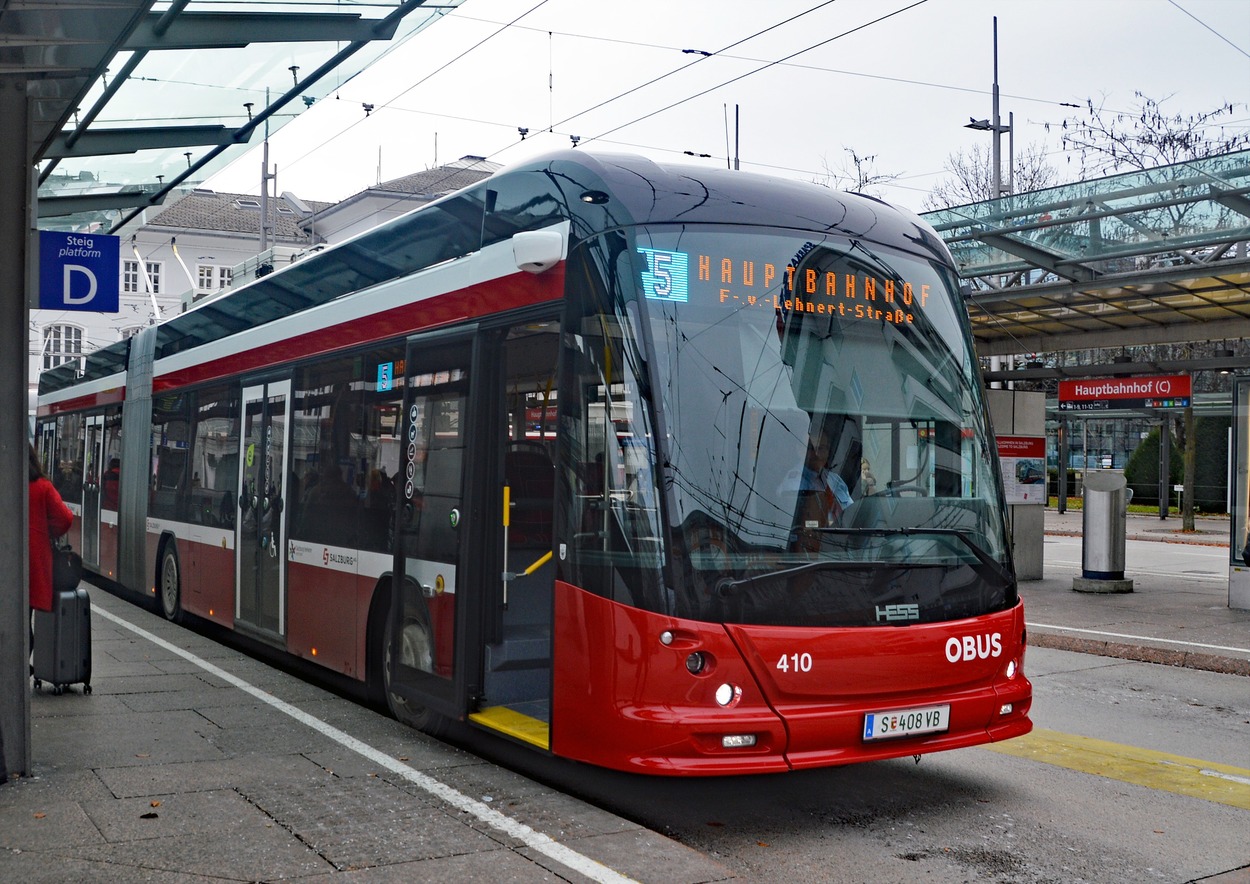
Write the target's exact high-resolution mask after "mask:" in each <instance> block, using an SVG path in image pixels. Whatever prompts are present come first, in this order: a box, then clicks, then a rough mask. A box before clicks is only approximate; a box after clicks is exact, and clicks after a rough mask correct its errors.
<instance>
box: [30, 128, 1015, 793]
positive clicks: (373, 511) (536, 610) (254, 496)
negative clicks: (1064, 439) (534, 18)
mask: <svg viewBox="0 0 1250 884" xmlns="http://www.w3.org/2000/svg"><path fill="white" fill-rule="evenodd" d="M76 368H77V370H74V369H73V368H69V367H60V368H57V369H53V370H51V371H48V372H46V373H44V375H43V377H42V379H41V382H40V400H39V410H38V423H37V430H36V432H37V444H38V446H39V447H40V450H41V453H42V454H43V456H44V458H45V462H46V463H47V464H48V468H49V472H50V473H51V474H52V475H53V478H54V481H55V482H56V484H57V485H58V487H59V488H60V490H61V493H62V495H63V496H64V497H65V499H66V500H67V501H68V502H69V503H70V504H71V505H72V507H73V508H74V510H75V511H76V513H77V514H78V519H77V521H76V523H75V525H76V528H75V532H76V533H75V535H74V537H73V538H72V540H73V542H74V544H75V546H76V547H77V548H78V549H80V550H81V552H82V554H83V558H84V560H85V562H86V565H87V567H88V569H89V570H90V571H92V572H94V575H96V577H97V578H98V579H103V580H107V581H111V582H112V583H114V584H119V585H120V586H121V587H124V588H126V589H128V590H131V591H132V592H138V593H142V594H144V596H145V597H146V598H147V599H148V600H149V601H150V602H151V603H152V604H154V605H155V606H156V607H158V608H159V610H160V611H162V612H163V613H164V615H165V616H166V617H169V618H170V619H178V618H181V617H183V616H187V615H190V616H193V617H195V618H200V619H201V620H204V621H210V622H212V623H215V624H219V625H220V626H222V627H226V628H228V629H232V630H235V631H236V632H237V633H239V634H241V635H244V636H246V637H248V638H249V639H251V640H253V641H257V642H261V643H264V644H265V645H268V646H271V647H272V648H273V649H275V650H276V651H277V652H279V653H282V654H289V655H293V656H294V657H298V658H302V659H304V660H307V661H312V662H313V663H315V664H317V665H319V666H322V667H325V668H326V669H327V670H332V671H333V672H335V673H340V674H342V675H345V676H348V677H350V678H352V679H357V680H359V681H361V682H363V683H364V684H365V685H367V687H368V689H369V691H370V692H372V695H373V696H374V697H375V698H377V699H378V701H379V702H383V701H384V702H386V703H387V704H388V705H389V708H390V710H391V711H392V712H393V714H394V715H395V716H396V717H397V718H399V719H400V720H402V721H404V722H406V723H409V724H411V725H413V726H415V727H417V728H420V729H423V730H425V731H428V732H431V733H439V732H442V731H445V730H446V728H448V727H449V726H451V725H452V724H453V723H454V724H455V725H456V727H458V728H462V729H463V728H468V729H470V730H473V729H477V730H480V731H485V732H491V733H493V734H495V735H497V736H500V737H501V738H504V739H508V740H512V741H516V742H518V743H520V744H525V745H528V746H532V747H534V748H535V750H537V751H541V752H545V753H549V754H551V755H554V756H560V757H563V758H568V759H574V760H577V761H580V762H586V763H591V764H595V765H600V766H605V767H609V768H616V769H621V770H627V771H636V772H644V773H653V774H667V775H720V774H739V773H763V772H772V771H786V770H795V769H803V768H812V767H819V766H826V765H836V764H845V763H850V762H859V761H865V760H873V759H883V758H890V757H898V756H910V755H920V754H923V753H928V752H933V751H938V750H943V749H953V748H957V747H964V746H972V745H976V744H980V743H985V742H989V741H995V740H1002V739H1006V738H1009V737H1014V736H1017V735H1021V734H1024V733H1027V732H1028V731H1029V729H1030V728H1031V723H1030V721H1029V717H1028V713H1029V707H1030V704H1031V700H1032V686H1031V685H1030V683H1029V681H1028V679H1027V678H1026V676H1025V675H1024V673H1023V671H1022V665H1023V659H1024V651H1025V625H1024V613H1023V609H1022V605H1021V602H1020V598H1019V595H1018V592H1017V584H1016V579H1015V576H1014V571H1013V566H1012V561H1011V550H1010V546H1009V542H1008V532H1007V526H1006V515H1005V513H1006V509H1005V506H1004V502H1003V492H1002V482H1001V477H1000V475H999V471H998V470H999V465H998V461H997V455H996V452H995V446H994V445H993V439H992V434H991V430H990V427H989V423H988V418H987V413H986V409H985V405H984V400H983V393H982V382H981V379H980V375H979V369H978V365H977V361H976V357H975V354H974V351H973V347H972V339H971V334H970V330H969V326H968V322H967V317H966V313H965V310H964V306H963V304H962V301H961V297H960V294H959V289H958V282H957V277H956V274H955V272H954V270H953V268H952V264H951V259H950V255H949V253H948V252H947V250H946V248H945V247H944V245H943V244H942V242H941V241H940V240H939V239H938V238H937V236H936V235H935V234H934V233H933V231H932V230H931V229H930V228H928V227H926V226H925V225H924V224H923V223H922V222H921V221H920V220H919V219H918V218H916V217H915V216H914V215H911V214H908V213H905V212H902V211H899V210H897V209H894V208H892V207H890V206H888V205H886V204H884V203H882V202H880V201H878V200H875V199H871V198H868V197H865V196H860V195H855V194H841V193H836V192H833V191H831V190H828V189H826V188H823V187H819V186H815V185H807V184H803V183H799V182H795V181H786V180H778V179H772V178H766V177H758V176H753V175H750V174H746V173H741V172H732V171H728V170H718V169H704V168H684V167H676V166H674V167H670V166H665V165H659V164H656V163H653V162H651V161H648V160H643V159H639V158H633V157H621V156H593V155H590V154H587V153H586V152H584V151H580V150H574V151H564V152H561V153H557V154H552V155H550V156H546V157H543V158H541V159H538V160H534V161H531V162H528V163H524V164H520V165H518V166H516V167H514V168H511V169H507V170H503V171H500V172H498V173H496V174H495V175H494V176H492V177H490V178H488V179H486V180H484V181H482V182H480V183H478V184H476V185H474V186H472V187H470V188H467V189H465V190H462V191H459V192H457V193H454V194H452V195H449V196H447V197H445V198H442V199H440V200H438V201H435V202H432V203H430V204H428V205H425V206H422V207H421V208H419V209H416V210H414V211H413V212H411V213H409V214H407V215H405V216H403V217H400V218H398V219H395V220H394V221H391V222H388V223H386V224H384V225H381V226H379V227H377V228H375V229H373V230H372V231H369V232H367V233H364V234H361V235H359V236H357V237H356V238H354V239H352V240H350V241H347V242H345V243H342V244H339V245H336V246H334V247H332V248H327V249H326V250H324V251H322V252H319V253H317V254H315V255H312V256H309V257H307V258H305V259H304V260H301V261H299V262H297V263H294V264H292V265H290V266H289V267H286V268H283V269H281V270H279V271H278V272H275V273H272V274H270V275H268V276H264V277H261V278H259V279H256V280H254V281H251V282H250V283H248V284H247V285H244V286H241V287H238V288H236V289H233V290H231V291H229V292H228V293H227V294H225V295H223V296H221V297H218V298H215V299H212V300H207V301H205V302H203V303H202V304H199V305H195V306H194V307H193V308H192V309H190V310H188V311H187V312H185V313H183V314H181V315H179V316H176V317H174V318H172V319H169V320H168V321H165V322H162V323H160V324H159V325H154V326H151V327H149V328H145V329H144V330H143V331H142V332H140V333H139V334H138V335H136V336H135V337H133V338H130V339H129V340H127V341H123V342H120V343H118V344H114V345H111V346H109V347H107V348H104V349H102V350H99V351H97V352H95V353H92V354H91V355H89V356H88V357H87V358H86V360H85V364H84V365H83V366H81V367H76Z"/></svg>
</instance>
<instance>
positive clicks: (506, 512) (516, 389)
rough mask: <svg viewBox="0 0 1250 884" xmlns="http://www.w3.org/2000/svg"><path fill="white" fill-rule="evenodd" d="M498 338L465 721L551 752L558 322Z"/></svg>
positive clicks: (516, 330) (531, 323)
mask: <svg viewBox="0 0 1250 884" xmlns="http://www.w3.org/2000/svg"><path fill="white" fill-rule="evenodd" d="M497 334H498V335H499V340H498V341H492V342H491V344H490V346H489V351H490V352H492V353H500V354H502V356H503V358H502V359H500V360H495V361H494V362H493V363H492V368H495V366H496V365H497V366H498V370H497V371H492V378H491V380H492V381H493V383H494V387H493V389H492V391H491V393H490V394H489V395H491V397H492V401H493V402H494V403H496V404H495V406H494V407H493V408H490V409H483V412H485V413H488V414H491V415H493V416H494V417H495V421H494V422H493V423H492V424H491V425H490V426H489V427H487V428H484V432H483V436H485V437H486V438H490V439H499V440H500V441H501V443H502V449H503V450H502V453H501V454H502V456H500V455H499V454H496V455H494V456H492V457H491V458H490V460H489V462H490V463H492V464H495V465H496V469H497V470H501V473H499V474H496V475H492V476H489V477H486V481H485V483H484V484H485V486H486V487H487V488H488V489H490V490H489V491H488V494H489V493H493V494H494V495H495V501H496V503H497V506H498V508H494V507H491V508H489V511H490V512H491V514H492V518H491V529H492V530H491V533H490V539H489V540H488V542H487V544H486V546H485V549H486V551H487V555H486V556H485V558H486V560H487V561H489V562H490V563H491V570H490V573H489V574H488V575H487V577H486V579H485V583H484V589H483V593H482V594H483V598H484V602H483V603H484V605H485V611H484V612H483V613H484V630H485V631H484V636H483V642H482V645H483V660H482V670H483V671H482V691H481V698H480V703H479V704H478V708H477V709H476V710H475V711H474V712H473V714H472V715H470V720H472V721H473V722H474V723H476V724H480V725H483V726H485V727H488V728H491V729H493V730H497V731H500V732H502V733H505V734H507V735H508V736H510V737H513V738H514V739H517V740H520V741H522V742H525V743H529V744H531V745H534V746H538V747H539V748H542V749H549V748H550V734H551V691H552V668H551V661H552V616H553V609H554V600H553V592H554V587H555V572H556V565H555V561H554V554H553V553H554V550H553V539H552V519H553V514H554V511H555V450H556V425H557V411H558V409H557V407H556V365H557V361H558V359H559V352H560V347H559V343H560V336H559V322H558V321H557V319H556V318H555V317H552V318H550V319H549V320H547V321H541V320H533V321H528V322H525V323H524V324H522V325H518V326H515V327H513V328H511V329H508V330H506V331H504V330H501V331H500V332H498V333H497ZM485 386H486V385H485V384H483V387H485Z"/></svg>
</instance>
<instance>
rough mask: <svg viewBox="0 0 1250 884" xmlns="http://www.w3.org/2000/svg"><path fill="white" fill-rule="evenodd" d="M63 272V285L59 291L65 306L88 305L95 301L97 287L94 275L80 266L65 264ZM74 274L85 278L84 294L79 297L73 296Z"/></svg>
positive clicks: (80, 287)
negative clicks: (79, 274)
mask: <svg viewBox="0 0 1250 884" xmlns="http://www.w3.org/2000/svg"><path fill="white" fill-rule="evenodd" d="M64 270H65V275H64V276H63V277H62V281H63V283H64V285H63V287H62V289H61V301H62V302H63V303H65V304H72V305H79V304H83V305H86V304H90V303H91V302H92V301H93V300H94V299H95V293H96V289H98V288H99V286H97V285H96V281H95V274H94V273H92V272H91V270H90V269H89V268H87V267H83V266H82V265H81V264H66V265H65V268H64ZM75 273H81V274H82V275H84V276H86V277H87V280H86V283H87V284H86V294H84V295H81V296H79V297H75V296H74V274H75ZM78 288H79V289H80V290H81V289H82V288H83V287H82V286H81V285H79V287H78Z"/></svg>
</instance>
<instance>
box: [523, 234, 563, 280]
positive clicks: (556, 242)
mask: <svg viewBox="0 0 1250 884" xmlns="http://www.w3.org/2000/svg"><path fill="white" fill-rule="evenodd" d="M512 257H513V259H514V260H515V261H516V266H517V269H518V270H524V271H525V272H526V273H542V272H543V271H544V270H549V269H551V268H552V267H554V266H555V265H556V264H558V263H559V262H560V261H561V260H563V258H564V257H565V241H564V234H563V233H561V232H560V231H558V230H523V231H521V232H520V233H515V234H513V235H512Z"/></svg>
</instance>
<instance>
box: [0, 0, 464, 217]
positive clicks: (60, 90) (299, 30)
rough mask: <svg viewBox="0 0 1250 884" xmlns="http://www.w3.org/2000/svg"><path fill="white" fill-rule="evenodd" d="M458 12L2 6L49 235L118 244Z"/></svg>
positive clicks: (204, 4)
mask: <svg viewBox="0 0 1250 884" xmlns="http://www.w3.org/2000/svg"><path fill="white" fill-rule="evenodd" d="M461 2H462V0H438V2H437V3H434V2H426V0H373V2H365V3H339V4H334V5H329V4H323V3H317V2H298V0H272V2H271V0H159V2H154V0H3V2H2V3H0V77H4V76H6V75H14V76H15V78H16V77H20V78H22V79H24V80H25V81H26V90H27V96H28V98H29V99H30V112H29V117H30V138H29V141H28V143H27V144H26V145H24V148H25V150H26V155H27V157H28V158H29V160H30V161H31V162H32V163H35V164H37V165H38V175H37V177H38V184H39V217H40V226H41V227H45V228H50V227H59V228H63V229H74V230H99V231H102V232H116V230H117V228H119V227H120V226H121V225H122V224H124V223H125V222H126V221H128V220H129V219H130V218H133V217H134V216H135V215H137V214H138V213H139V212H140V211H142V209H144V208H146V207H149V206H155V205H158V204H160V203H161V202H162V201H163V200H164V199H165V197H166V195H167V194H169V193H170V192H171V191H173V190H174V189H175V188H177V187H179V186H180V185H182V184H183V183H184V182H186V181H188V180H191V179H195V180H201V179H203V178H205V177H207V176H209V175H210V174H212V173H213V172H214V171H217V170H219V169H220V168H222V167H223V166H225V165H226V164H227V163H229V162H230V161H232V160H234V159H236V158H237V157H238V155H239V153H240V152H241V151H242V150H245V149H246V146H247V145H248V144H249V143H250V142H252V141H253V140H256V141H259V138H256V137H255V136H256V135H257V133H258V132H259V133H260V135H261V137H263V136H264V134H265V133H266V132H267V131H268V132H272V131H274V130H276V129H277V128H279V127H281V126H282V125H284V124H285V123H287V122H289V121H290V120H292V119H294V118H295V117H296V116H297V115H298V114H300V113H302V112H303V111H305V110H306V109H308V108H310V107H312V106H313V105H315V104H316V102H318V101H320V100H322V99H324V98H325V97H326V96H328V95H330V94H332V93H333V91H334V90H335V89H337V88H339V87H340V86H341V85H342V84H343V83H345V82H347V81H348V80H350V79H351V78H352V77H353V76H355V75H356V74H357V73H359V72H360V71H361V70H363V69H364V68H365V67H367V66H368V65H369V64H370V63H372V62H373V61H375V60H376V59H377V58H379V57H380V56H381V55H382V54H383V53H385V52H387V51H389V49H390V48H392V47H394V46H396V45H398V44H399V43H402V42H403V41H404V40H406V39H407V38H408V37H411V36H412V35H413V34H415V33H417V32H418V31H420V30H422V29H423V28H425V27H427V26H429V25H430V24H431V23H433V22H435V21H437V20H438V18H440V17H441V16H443V15H444V14H446V13H447V12H449V11H450V10H452V9H455V8H456V7H457V6H458V5H460V3H461ZM366 110H367V109H364V108H362V111H361V113H362V115H363V114H364V113H365V112H366ZM14 146H17V145H14Z"/></svg>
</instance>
